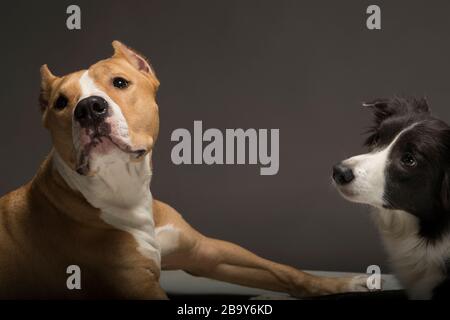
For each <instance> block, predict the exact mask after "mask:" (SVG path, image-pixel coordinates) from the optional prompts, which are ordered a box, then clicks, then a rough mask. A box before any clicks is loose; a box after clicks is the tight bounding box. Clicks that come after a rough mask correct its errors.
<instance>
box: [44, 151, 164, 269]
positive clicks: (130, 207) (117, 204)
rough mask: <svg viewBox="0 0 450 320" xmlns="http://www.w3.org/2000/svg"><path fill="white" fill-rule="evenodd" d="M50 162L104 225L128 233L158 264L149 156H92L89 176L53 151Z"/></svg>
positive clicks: (145, 253)
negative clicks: (135, 158) (133, 159)
mask: <svg viewBox="0 0 450 320" xmlns="http://www.w3.org/2000/svg"><path fill="white" fill-rule="evenodd" d="M53 162H54V165H55V166H56V169H57V170H58V172H59V173H60V175H61V176H62V177H63V179H64V180H65V181H66V182H67V184H68V185H69V186H70V187H71V188H73V189H74V190H77V191H79V192H81V193H82V194H83V196H84V197H85V198H86V200H87V201H88V202H89V203H90V204H91V205H92V206H93V207H95V208H98V209H100V210H101V212H102V213H101V218H102V219H103V220H104V221H105V222H106V223H108V224H110V225H112V226H114V227H116V228H118V229H120V230H124V231H126V232H129V233H130V234H131V235H132V236H133V237H134V238H135V240H136V242H137V245H138V247H137V249H138V250H139V252H140V253H141V254H142V255H143V256H145V257H147V258H149V259H152V260H154V261H155V262H156V263H157V265H158V266H160V264H161V253H160V248H159V245H158V242H157V240H156V236H155V224H154V221H153V212H152V195H151V192H150V187H149V185H150V180H151V176H152V172H151V168H150V159H149V155H146V157H145V158H144V159H142V161H139V162H131V161H130V159H129V155H128V154H126V153H123V152H122V151H120V150H113V151H112V152H110V153H108V154H106V155H103V156H101V157H94V159H92V162H91V169H92V170H93V171H95V172H96V174H95V175H94V176H92V177H87V176H82V175H79V174H77V173H76V172H75V171H73V170H72V169H71V168H69V167H68V166H67V165H66V164H65V162H64V161H63V160H62V159H61V158H60V156H59V155H58V154H57V152H56V151H55V152H54V155H53Z"/></svg>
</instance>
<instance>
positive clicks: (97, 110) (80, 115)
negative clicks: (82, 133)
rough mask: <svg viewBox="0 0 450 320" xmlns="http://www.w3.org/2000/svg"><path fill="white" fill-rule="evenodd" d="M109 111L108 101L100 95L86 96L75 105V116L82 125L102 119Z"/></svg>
mask: <svg viewBox="0 0 450 320" xmlns="http://www.w3.org/2000/svg"><path fill="white" fill-rule="evenodd" d="M107 113H108V102H106V100H105V99H103V98H102V97H98V96H92V97H88V98H84V99H83V100H81V101H80V102H78V104H77V106H76V107H75V111H74V117H75V119H76V120H77V121H78V122H79V123H80V124H81V125H82V126H84V125H89V124H95V123H99V122H100V121H102V120H103V119H104V118H105V117H106V115H107Z"/></svg>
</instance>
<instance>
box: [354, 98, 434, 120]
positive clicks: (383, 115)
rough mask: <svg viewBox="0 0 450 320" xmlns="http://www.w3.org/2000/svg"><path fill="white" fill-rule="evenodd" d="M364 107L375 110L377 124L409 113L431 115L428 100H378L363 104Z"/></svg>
mask: <svg viewBox="0 0 450 320" xmlns="http://www.w3.org/2000/svg"><path fill="white" fill-rule="evenodd" d="M362 105H363V107H367V108H370V109H372V110H373V112H374V115H375V122H376V123H377V124H380V123H381V122H383V121H384V120H385V119H387V118H389V117H391V116H394V115H402V114H407V113H430V107H429V105H428V102H427V100H426V98H420V99H417V98H400V97H395V98H392V99H376V100H373V101H370V102H363V104H362Z"/></svg>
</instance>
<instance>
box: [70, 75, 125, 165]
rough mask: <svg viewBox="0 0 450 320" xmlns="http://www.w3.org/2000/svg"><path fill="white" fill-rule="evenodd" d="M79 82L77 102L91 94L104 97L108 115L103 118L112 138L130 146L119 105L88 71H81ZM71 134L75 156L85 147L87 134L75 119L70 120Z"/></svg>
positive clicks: (87, 139) (87, 138)
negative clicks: (79, 90) (79, 91)
mask: <svg viewBox="0 0 450 320" xmlns="http://www.w3.org/2000/svg"><path fill="white" fill-rule="evenodd" d="M79 84H80V88H81V94H80V98H79V99H78V101H77V104H78V102H80V101H81V100H83V99H85V98H89V97H92V96H98V97H101V98H103V99H105V100H106V102H107V103H108V108H109V110H108V117H107V118H106V119H105V123H107V124H109V125H110V127H111V138H112V139H114V140H115V142H116V143H119V144H121V145H123V146H126V145H128V146H131V141H130V135H129V131H128V124H127V122H126V119H125V117H124V116H123V113H122V111H121V108H120V106H119V105H118V104H117V103H115V102H114V100H113V99H111V97H110V96H109V95H108V94H107V93H106V92H104V91H102V90H101V89H100V88H99V87H98V86H97V85H96V84H95V82H94V80H93V79H92V78H91V77H90V76H89V71H85V72H84V73H83V75H82V76H81V78H80V80H79ZM74 111H75V109H74ZM72 117H73V115H72ZM72 136H73V144H74V147H75V150H76V152H77V156H79V155H80V153H81V152H82V151H83V147H85V143H86V142H87V141H89V137H88V136H87V132H86V129H84V128H81V126H80V124H79V123H78V121H76V120H75V119H73V121H72Z"/></svg>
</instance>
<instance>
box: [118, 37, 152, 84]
mask: <svg viewBox="0 0 450 320" xmlns="http://www.w3.org/2000/svg"><path fill="white" fill-rule="evenodd" d="M112 46H113V48H114V56H113V57H117V58H123V59H125V60H127V61H128V62H129V63H130V64H131V65H132V66H133V67H135V68H136V69H137V70H139V71H142V72H144V73H148V74H151V75H152V76H153V77H155V79H156V75H155V71H154V70H153V68H152V66H151V65H150V63H149V62H148V60H147V59H146V58H145V57H144V56H143V55H141V54H139V53H137V52H136V51H135V50H133V49H131V48H129V47H127V46H126V45H124V44H123V43H121V42H120V41H117V40H114V41H113V42H112Z"/></svg>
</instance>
